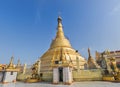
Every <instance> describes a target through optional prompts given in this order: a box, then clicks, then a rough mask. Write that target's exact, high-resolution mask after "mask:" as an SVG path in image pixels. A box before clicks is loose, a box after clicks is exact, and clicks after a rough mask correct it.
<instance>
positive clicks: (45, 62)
mask: <svg viewBox="0 0 120 87" xmlns="http://www.w3.org/2000/svg"><path fill="white" fill-rule="evenodd" d="M57 21H58V26H57V33H56V37H55V39H54V40H53V41H52V43H51V45H50V48H49V49H48V50H47V52H45V53H44V54H43V55H42V56H41V57H40V60H41V65H40V72H41V73H44V72H52V65H53V64H54V63H58V64H59V63H60V61H62V62H61V63H72V65H73V70H75V69H77V67H78V66H77V62H78V61H79V68H80V69H84V65H85V63H86V60H85V58H83V57H82V56H81V55H80V54H79V53H78V52H77V51H76V50H75V49H73V48H72V46H71V44H70V42H69V40H68V39H67V38H66V37H65V35H64V32H63V28H62V18H61V17H60V16H59V17H58V19H57Z"/></svg>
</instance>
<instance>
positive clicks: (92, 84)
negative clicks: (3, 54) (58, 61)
mask: <svg viewBox="0 0 120 87" xmlns="http://www.w3.org/2000/svg"><path fill="white" fill-rule="evenodd" d="M119 86H120V83H112V82H101V81H89V82H74V83H73V84H72V85H62V84H59V85H53V84H51V83H42V82H41V83H30V84H29V83H20V82H17V83H9V84H3V85H2V84H0V87H119Z"/></svg>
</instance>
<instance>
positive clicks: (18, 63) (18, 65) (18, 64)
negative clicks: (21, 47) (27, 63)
mask: <svg viewBox="0 0 120 87" xmlns="http://www.w3.org/2000/svg"><path fill="white" fill-rule="evenodd" d="M20 66H21V64H20V59H18V62H17V66H16V67H17V68H19V67H20Z"/></svg>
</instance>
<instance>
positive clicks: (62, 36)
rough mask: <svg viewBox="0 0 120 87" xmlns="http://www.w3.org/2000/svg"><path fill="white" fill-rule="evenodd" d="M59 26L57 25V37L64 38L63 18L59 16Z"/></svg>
mask: <svg viewBox="0 0 120 87" xmlns="http://www.w3.org/2000/svg"><path fill="white" fill-rule="evenodd" d="M57 21H58V26H57V35H56V38H64V37H65V36H64V32H63V27H62V18H61V17H60V16H58V19H57Z"/></svg>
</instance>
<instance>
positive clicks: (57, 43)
mask: <svg viewBox="0 0 120 87" xmlns="http://www.w3.org/2000/svg"><path fill="white" fill-rule="evenodd" d="M57 21H58V25H57V33H56V37H55V39H54V40H53V41H52V43H51V46H50V48H54V47H63V46H64V47H70V48H71V44H70V42H69V40H68V39H67V38H65V36H64V32H63V28H62V18H61V17H60V16H59V17H58V19H57Z"/></svg>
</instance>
